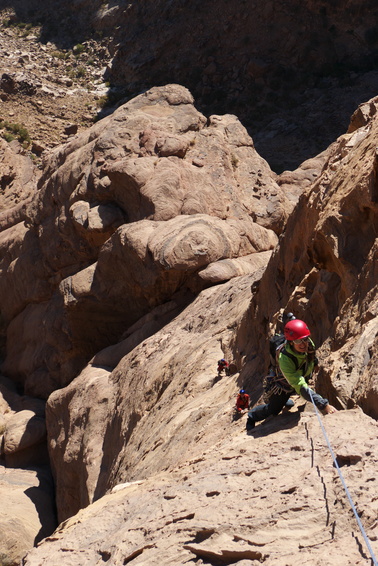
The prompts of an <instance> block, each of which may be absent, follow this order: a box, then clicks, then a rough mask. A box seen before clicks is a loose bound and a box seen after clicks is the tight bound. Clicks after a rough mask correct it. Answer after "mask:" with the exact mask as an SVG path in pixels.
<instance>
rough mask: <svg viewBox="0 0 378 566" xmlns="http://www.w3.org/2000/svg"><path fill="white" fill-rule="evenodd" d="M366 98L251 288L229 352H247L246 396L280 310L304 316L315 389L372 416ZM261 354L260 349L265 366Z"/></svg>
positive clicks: (371, 155) (371, 185) (371, 183)
mask: <svg viewBox="0 0 378 566" xmlns="http://www.w3.org/2000/svg"><path fill="white" fill-rule="evenodd" d="M376 104H377V100H376V99H373V100H372V101H370V103H369V104H366V105H363V106H362V107H361V108H359V109H358V111H357V112H356V114H355V115H354V116H353V117H352V121H351V127H350V129H349V132H348V133H347V134H345V135H343V136H341V137H340V138H339V139H338V140H337V142H336V143H335V144H334V145H333V148H332V152H331V155H330V157H329V159H328V162H327V164H326V166H325V167H324V170H323V173H322V174H321V175H320V176H319V178H318V179H317V180H316V182H315V183H314V184H313V186H312V187H311V188H310V189H308V190H307V191H306V192H305V193H304V194H303V195H302V197H301V198H300V200H299V203H298V206H297V207H296V209H295V211H294V213H293V214H292V216H291V217H290V219H289V221H288V223H287V228H286V231H285V234H284V235H283V236H282V238H281V240H280V244H279V246H278V247H277V249H276V250H275V253H274V255H273V257H272V260H271V262H270V264H269V266H268V268H267V270H266V272H265V273H264V276H263V278H262V280H261V284H260V285H259V286H258V287H257V288H256V289H255V294H254V298H253V300H252V303H251V308H250V310H249V312H248V313H247V315H246V318H245V321H244V323H243V325H242V328H241V330H240V333H239V334H238V337H237V339H236V340H235V353H236V352H240V353H242V354H240V355H244V356H245V357H246V359H247V360H248V361H247V365H246V366H245V368H244V371H243V376H244V379H248V380H249V382H250V384H251V386H253V387H255V386H256V387H257V392H256V395H258V390H259V388H258V386H257V384H258V383H259V376H260V375H261V372H262V371H263V368H264V365H263V364H262V363H261V358H260V352H262V349H263V347H262V345H264V344H265V341H266V337H267V336H268V335H269V333H271V332H272V330H273V329H274V327H275V326H276V325H277V324H278V326H279V323H278V315H279V313H280V309H282V308H286V309H288V310H290V311H292V312H294V313H295V314H296V315H297V317H299V318H303V319H304V320H306V322H307V323H308V324H309V326H310V328H311V329H312V332H313V336H314V338H315V342H316V343H317V344H318V345H319V346H320V353H321V355H323V356H324V362H323V366H322V367H323V369H322V370H321V372H320V374H319V376H318V384H319V387H320V388H321V389H322V390H323V392H324V394H325V395H326V396H329V398H330V399H332V401H333V402H334V403H335V404H336V405H337V406H338V407H339V408H346V407H350V406H353V404H354V403H356V402H357V403H358V404H360V405H362V406H364V407H365V408H366V409H367V411H368V412H369V414H370V415H371V416H373V417H374V418H377V415H378V405H377V404H376V380H375V378H374V377H373V375H374V373H375V372H376V371H375V368H376V347H377V338H376V335H377V330H378V327H377V324H378V319H377V311H376V302H377V297H376V291H377V287H376V282H377V278H376V275H377V274H376V264H377V241H376V238H377V203H378V192H377V190H378V189H377V153H376V144H375V137H376V131H377V127H378V122H377V119H376ZM273 313H274V314H273ZM267 362H268V360H267V358H266V356H265V368H266V366H267ZM265 371H266V369H265Z"/></svg>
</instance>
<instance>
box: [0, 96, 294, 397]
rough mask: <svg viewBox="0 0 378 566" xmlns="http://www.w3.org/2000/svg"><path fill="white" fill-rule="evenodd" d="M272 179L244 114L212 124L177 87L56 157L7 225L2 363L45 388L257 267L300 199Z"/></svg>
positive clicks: (1, 281) (34, 387) (145, 99)
mask: <svg viewBox="0 0 378 566" xmlns="http://www.w3.org/2000/svg"><path fill="white" fill-rule="evenodd" d="M273 177H274V175H273V174H272V173H271V171H270V169H269V166H268V165H267V163H266V162H265V161H264V160H263V159H261V158H260V157H259V156H258V154H257V153H256V151H255V149H254V147H253V142H252V140H251V138H250V137H249V136H248V134H247V132H246V130H245V129H244V128H243V126H242V125H241V124H240V122H239V121H238V120H237V119H236V117H234V116H223V117H221V116H212V117H210V118H209V120H206V118H205V117H204V116H203V115H202V114H201V113H199V112H198V111H197V110H196V109H195V107H194V106H193V98H192V96H191V94H190V93H189V91H188V90H187V89H185V88H183V87H180V86H178V85H168V86H165V87H158V88H154V89H151V90H150V91H147V92H146V93H144V94H142V95H140V96H138V97H137V98H135V99H133V100H131V101H129V102H128V103H127V104H126V105H124V106H122V107H120V108H119V109H118V110H117V111H116V112H115V113H114V114H113V115H111V116H109V117H108V118H105V119H104V120H101V121H100V122H98V123H97V124H96V125H95V126H93V127H92V128H91V129H90V130H88V131H87V132H85V133H82V134H79V135H77V136H76V137H75V138H73V139H72V141H70V142H69V143H67V144H66V145H65V146H61V147H60V148H58V149H56V150H54V151H53V152H51V153H50V154H49V155H46V158H45V167H44V170H43V174H42V177H41V179H40V181H39V188H38V192H37V193H36V195H35V197H34V198H33V199H31V201H30V202H29V204H28V207H27V222H26V223H18V224H15V225H14V226H11V227H9V228H8V229H7V230H5V231H3V233H2V239H3V250H4V251H3V254H2V257H1V259H0V261H1V267H2V273H3V276H2V277H1V278H0V290H1V291H3V293H4V297H5V289H6V290H7V293H6V301H5V300H2V301H1V299H0V306H1V311H2V314H3V318H4V321H5V325H7V354H6V359H5V362H4V364H3V371H4V372H5V373H6V374H7V375H9V376H12V378H13V379H15V380H17V381H19V382H20V383H22V384H23V385H24V386H25V391H26V392H27V393H28V394H31V395H36V396H40V397H47V396H48V394H49V393H51V391H53V390H54V389H56V388H58V387H61V386H64V385H66V384H67V383H69V382H70V381H71V380H72V378H73V377H75V376H76V375H77V373H78V372H79V371H80V370H81V369H82V368H83V367H84V365H85V363H86V362H87V361H88V360H89V359H90V358H91V356H93V354H95V353H96V352H97V351H98V350H100V349H101V348H103V347H105V346H107V345H110V344H112V343H114V342H116V341H117V340H119V338H120V336H121V335H122V333H123V332H124V331H125V330H126V329H127V328H128V327H129V326H131V325H132V324H134V323H135V322H136V321H137V320H138V319H139V318H141V317H142V316H144V315H145V314H147V313H148V312H150V311H151V309H153V308H154V307H156V306H158V305H160V304H163V303H164V302H166V301H169V300H170V299H171V297H172V296H173V295H175V294H178V298H177V302H178V303H180V302H181V304H182V305H183V304H185V301H186V302H187V300H188V293H189V294H190V293H192V294H193V293H194V294H197V293H198V292H199V291H200V290H201V289H202V288H204V287H205V286H207V285H209V284H212V283H213V282H214V280H217V279H219V277H222V278H223V279H222V280H227V279H229V278H230V277H234V276H238V275H240V274H242V273H248V272H253V271H254V270H255V269H260V267H261V265H262V263H263V261H261V259H262V257H263V256H261V255H260V256H259V257H260V260H258V262H257V263H255V262H254V261H250V259H251V257H252V256H251V254H255V253H256V254H260V253H261V252H269V251H270V250H272V249H273V248H274V247H275V245H276V243H277V236H278V235H279V234H280V233H281V231H282V229H283V226H284V223H285V221H286V218H287V216H288V214H289V213H290V211H291V210H292V208H293V206H294V202H293V201H290V200H289V199H288V198H287V196H286V193H285V191H284V190H283V189H281V188H280V187H279V186H278V185H277V183H276V182H275V180H274V178H273ZM294 200H295V199H294ZM243 257H246V258H247V260H246V261H240V258H243ZM223 260H231V263H229V264H228V268H227V269H224V264H223V268H222V266H221V268H220V269H221V271H222V275H219V273H218V275H214V272H215V271H214V270H217V262H218V261H223ZM235 260H237V262H236V263H235ZM264 260H265V261H267V260H268V256H267V255H266V256H264ZM232 262H234V264H232ZM210 264H211V266H212V267H211V269H212V271H213V275H211V271H210V274H209V271H207V272H206V271H205V270H206V268H207V266H209V265H210ZM231 265H233V267H231ZM202 271H204V273H203V274H202ZM214 278H215V279H214ZM121 296H122V300H120V297H121ZM185 297H186V298H185ZM37 327H38V329H39V332H38V334H37V333H36V332H35V328H37ZM83 336H85V340H83Z"/></svg>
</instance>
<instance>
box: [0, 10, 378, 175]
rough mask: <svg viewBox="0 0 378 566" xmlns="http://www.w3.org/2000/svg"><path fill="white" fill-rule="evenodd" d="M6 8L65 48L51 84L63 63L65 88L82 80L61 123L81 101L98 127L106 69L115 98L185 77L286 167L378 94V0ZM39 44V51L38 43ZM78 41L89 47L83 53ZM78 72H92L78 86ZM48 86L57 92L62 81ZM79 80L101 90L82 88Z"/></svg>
mask: <svg viewBox="0 0 378 566" xmlns="http://www.w3.org/2000/svg"><path fill="white" fill-rule="evenodd" d="M1 7H6V8H7V9H8V12H9V13H8V14H7V20H10V21H12V22H14V23H15V24H16V25H23V26H27V25H32V26H34V27H36V28H37V29H38V35H39V36H40V37H41V39H42V42H43V44H45V45H46V47H47V50H48V52H49V53H50V55H51V53H52V52H55V54H56V52H57V50H58V52H59V50H60V51H63V52H61V53H60V55H61V56H62V57H63V58H64V57H66V56H67V57H68V59H67V60H66V61H65V64H64V65H63V66H62V65H61V61H62V60H61V59H59V60H57V57H56V56H53V58H52V61H51V63H52V64H51V63H50V64H48V65H47V68H48V70H49V72H48V73H47V72H46V71H45V72H43V73H42V74H40V73H38V74H39V79H40V80H43V81H45V80H46V79H49V77H50V76H51V75H55V73H54V69H53V67H54V66H55V65H58V69H59V68H61V70H62V72H61V77H59V76H58V77H57V78H58V82H59V83H60V84H59V88H58V90H59V91H64V90H65V88H64V82H65V81H66V80H67V72H68V73H69V78H71V77H73V78H74V83H73V86H72V87H71V88H69V89H68V91H69V96H66V97H64V98H63V99H62V100H59V101H58V102H60V106H63V107H64V106H65V107H66V108H63V110H62V111H56V112H53V113H52V116H51V118H53V119H54V118H55V119H56V122H55V125H56V126H57V128H58V130H59V127H61V125H62V121H65V120H66V119H67V118H69V116H71V119H73V118H75V115H74V113H73V112H71V110H70V109H71V106H73V107H74V108H75V109H76V111H79V113H78V115H79V116H80V123H81V122H83V123H84V124H87V119H88V118H87V117H85V116H87V115H88V114H89V115H92V116H93V110H92V109H91V110H90V111H89V112H87V111H84V112H83V105H84V104H88V105H89V107H90V106H92V102H93V90H94V89H93V86H91V83H92V77H93V75H97V76H96V78H95V82H96V81H97V80H99V81H100V80H101V78H100V77H101V75H104V71H105V70H106V73H105V75H104V76H105V77H106V80H109V81H110V83H111V85H112V86H113V87H114V92H113V91H112V92H111V93H110V95H111V98H113V96H114V95H115V96H116V97H118V99H119V98H122V97H126V98H130V97H134V96H136V95H137V94H139V93H140V92H141V91H143V90H145V89H148V88H151V87H153V86H156V85H164V84H169V83H178V84H182V85H184V86H186V87H187V88H189V90H190V91H191V92H192V93H193V95H194V98H195V100H196V105H197V107H198V109H199V110H201V111H202V112H203V113H204V114H205V115H211V114H225V113H230V112H231V113H233V114H236V115H237V116H238V117H239V118H240V119H241V121H242V123H243V124H244V126H245V127H246V128H247V130H248V132H249V134H250V135H252V137H253V139H254V141H255V143H256V147H257V149H258V151H259V153H260V154H261V155H263V157H265V158H266V159H267V160H268V161H269V163H270V164H271V166H272V169H273V170H275V171H277V172H281V171H282V170H284V169H294V168H296V167H297V166H298V165H299V164H300V163H302V162H303V161H304V160H305V159H307V158H309V157H313V156H314V155H316V154H318V153H320V152H321V151H322V150H324V149H325V148H326V147H327V146H328V145H329V144H330V143H331V142H333V141H334V139H336V137H337V136H339V135H341V134H342V133H344V131H345V130H346V128H347V125H348V121H349V117H350V115H351V114H352V112H353V111H354V110H355V108H356V107H357V106H358V104H360V103H362V102H364V101H366V100H368V99H369V98H371V97H372V96H375V95H376V92H377V87H378V75H377V72H376V63H377V46H378V33H377V26H376V25H375V22H376V19H377V6H376V3H375V2H374V1H373V0H370V1H365V2H361V1H360V0H348V2H346V3H345V2H339V1H333V2H331V3H330V2H325V1H323V0H316V1H313V0H306V1H303V0H302V1H299V0H289V1H287V2H285V3H280V4H279V5H277V3H275V2H272V1H269V2H265V3H264V4H261V3H260V2H246V1H245V0H235V1H234V2H232V3H229V2H225V1H221V2H220V1H219V0H216V1H215V0H201V1H194V0H193V1H192V2H190V3H189V2H184V1H179V2H177V1H175V2H167V1H166V0H164V1H160V0H154V1H153V2H152V1H150V0H142V1H138V2H129V1H126V0H115V1H112V2H108V3H106V2H101V0H93V1H91V2H89V1H88V0H80V1H77V0H75V1H74V0H64V1H62V0H51V1H50V2H49V3H48V4H43V3H41V2H39V1H38V0H2V1H1V2H0V8H1ZM215 14H216V17H214V15H215ZM22 29H24V28H22ZM99 43H100V45H99ZM29 45H30V47H31V49H33V51H34V52H35V51H36V48H37V46H36V45H35V43H34V41H33V40H31V41H29ZM50 45H51V46H52V50H50V49H49V46H50ZM77 45H84V46H85V49H84V51H83V52H81V53H76V55H75V56H74V55H73V52H72V49H73V48H75V46H77ZM104 48H106V49H105V50H104ZM25 51H28V49H25ZM34 55H35V54H33V56H32V60H33V62H34V61H35V56H34ZM87 62H88V63H89V64H88V65H87ZM68 67H70V68H69V70H68ZM78 72H80V73H83V72H84V74H85V76H83V77H81V78H80V80H79V81H78V82H79V84H78V85H77V79H76V76H77V74H78ZM49 80H50V79H49ZM53 82H54V81H53ZM62 82H63V84H62ZM46 86H47V87H48V88H51V87H52V90H54V91H56V90H57V88H56V87H57V85H56V84H55V85H54V84H51V83H50V84H47V85H46ZM77 86H80V87H81V88H83V87H84V89H85V90H88V91H91V92H86V93H85V92H83V93H80V91H79V92H77ZM96 88H97V87H96ZM73 91H74V92H73ZM45 98H48V97H44V99H43V102H45ZM50 98H51V97H50ZM39 99H40V97H39ZM40 100H41V99H40ZM80 100H82V102H83V105H82V108H81V112H80V108H79V106H78V103H79V101H80ZM43 107H44V106H42V109H41V110H42V111H43ZM58 109H59V105H57V110H58ZM29 111H33V109H32V108H30V107H29ZM63 111H64V112H65V116H63V115H62V113H63ZM50 112H51V110H50ZM50 112H49V111H46V112H45V116H46V119H44V120H43V123H41V122H39V125H40V130H43V129H47V128H48V120H49V118H50V116H49V115H50ZM39 117H40V118H41V116H39ZM46 122H47V123H46ZM79 125H80V124H79ZM49 130H50V132H51V133H52V128H49ZM57 133H58V132H56V133H55V134H54V137H55V138H56V137H57ZM41 134H42V132H41V131H40V132H39V135H40V136H41Z"/></svg>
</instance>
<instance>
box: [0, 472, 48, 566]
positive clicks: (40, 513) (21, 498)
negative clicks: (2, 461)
mask: <svg viewBox="0 0 378 566" xmlns="http://www.w3.org/2000/svg"><path fill="white" fill-rule="evenodd" d="M0 495H1V499H2V502H3V503H2V506H1V517H0V530H1V541H0V561H1V564H4V565H5V564H6V565H9V566H18V565H19V564H20V559H21V558H22V556H24V555H25V554H26V552H27V551H29V550H30V548H32V547H33V546H34V545H35V544H36V543H38V542H40V541H41V540H42V539H43V538H45V537H46V536H48V535H50V534H51V533H52V532H53V531H54V529H55V528H56V519H55V509H54V490H53V485H52V479H51V475H50V472H49V471H48V470H47V469H44V468H43V467H39V468H38V469H35V470H31V469H29V470H26V469H24V470H20V469H18V470H15V469H12V468H8V467H7V468H4V467H3V466H0Z"/></svg>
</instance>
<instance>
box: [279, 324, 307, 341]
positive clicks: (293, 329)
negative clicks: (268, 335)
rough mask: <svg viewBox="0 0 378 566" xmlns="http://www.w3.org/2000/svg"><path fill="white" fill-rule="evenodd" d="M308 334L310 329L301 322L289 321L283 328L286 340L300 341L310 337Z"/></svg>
mask: <svg viewBox="0 0 378 566" xmlns="http://www.w3.org/2000/svg"><path fill="white" fill-rule="evenodd" d="M310 334H311V332H310V329H309V327H308V326H307V324H306V323H305V322H303V320H298V319H295V320H290V321H289V322H288V323H287V324H286V325H285V328H284V335H285V338H286V340H300V339H301V338H306V337H307V336H310Z"/></svg>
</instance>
